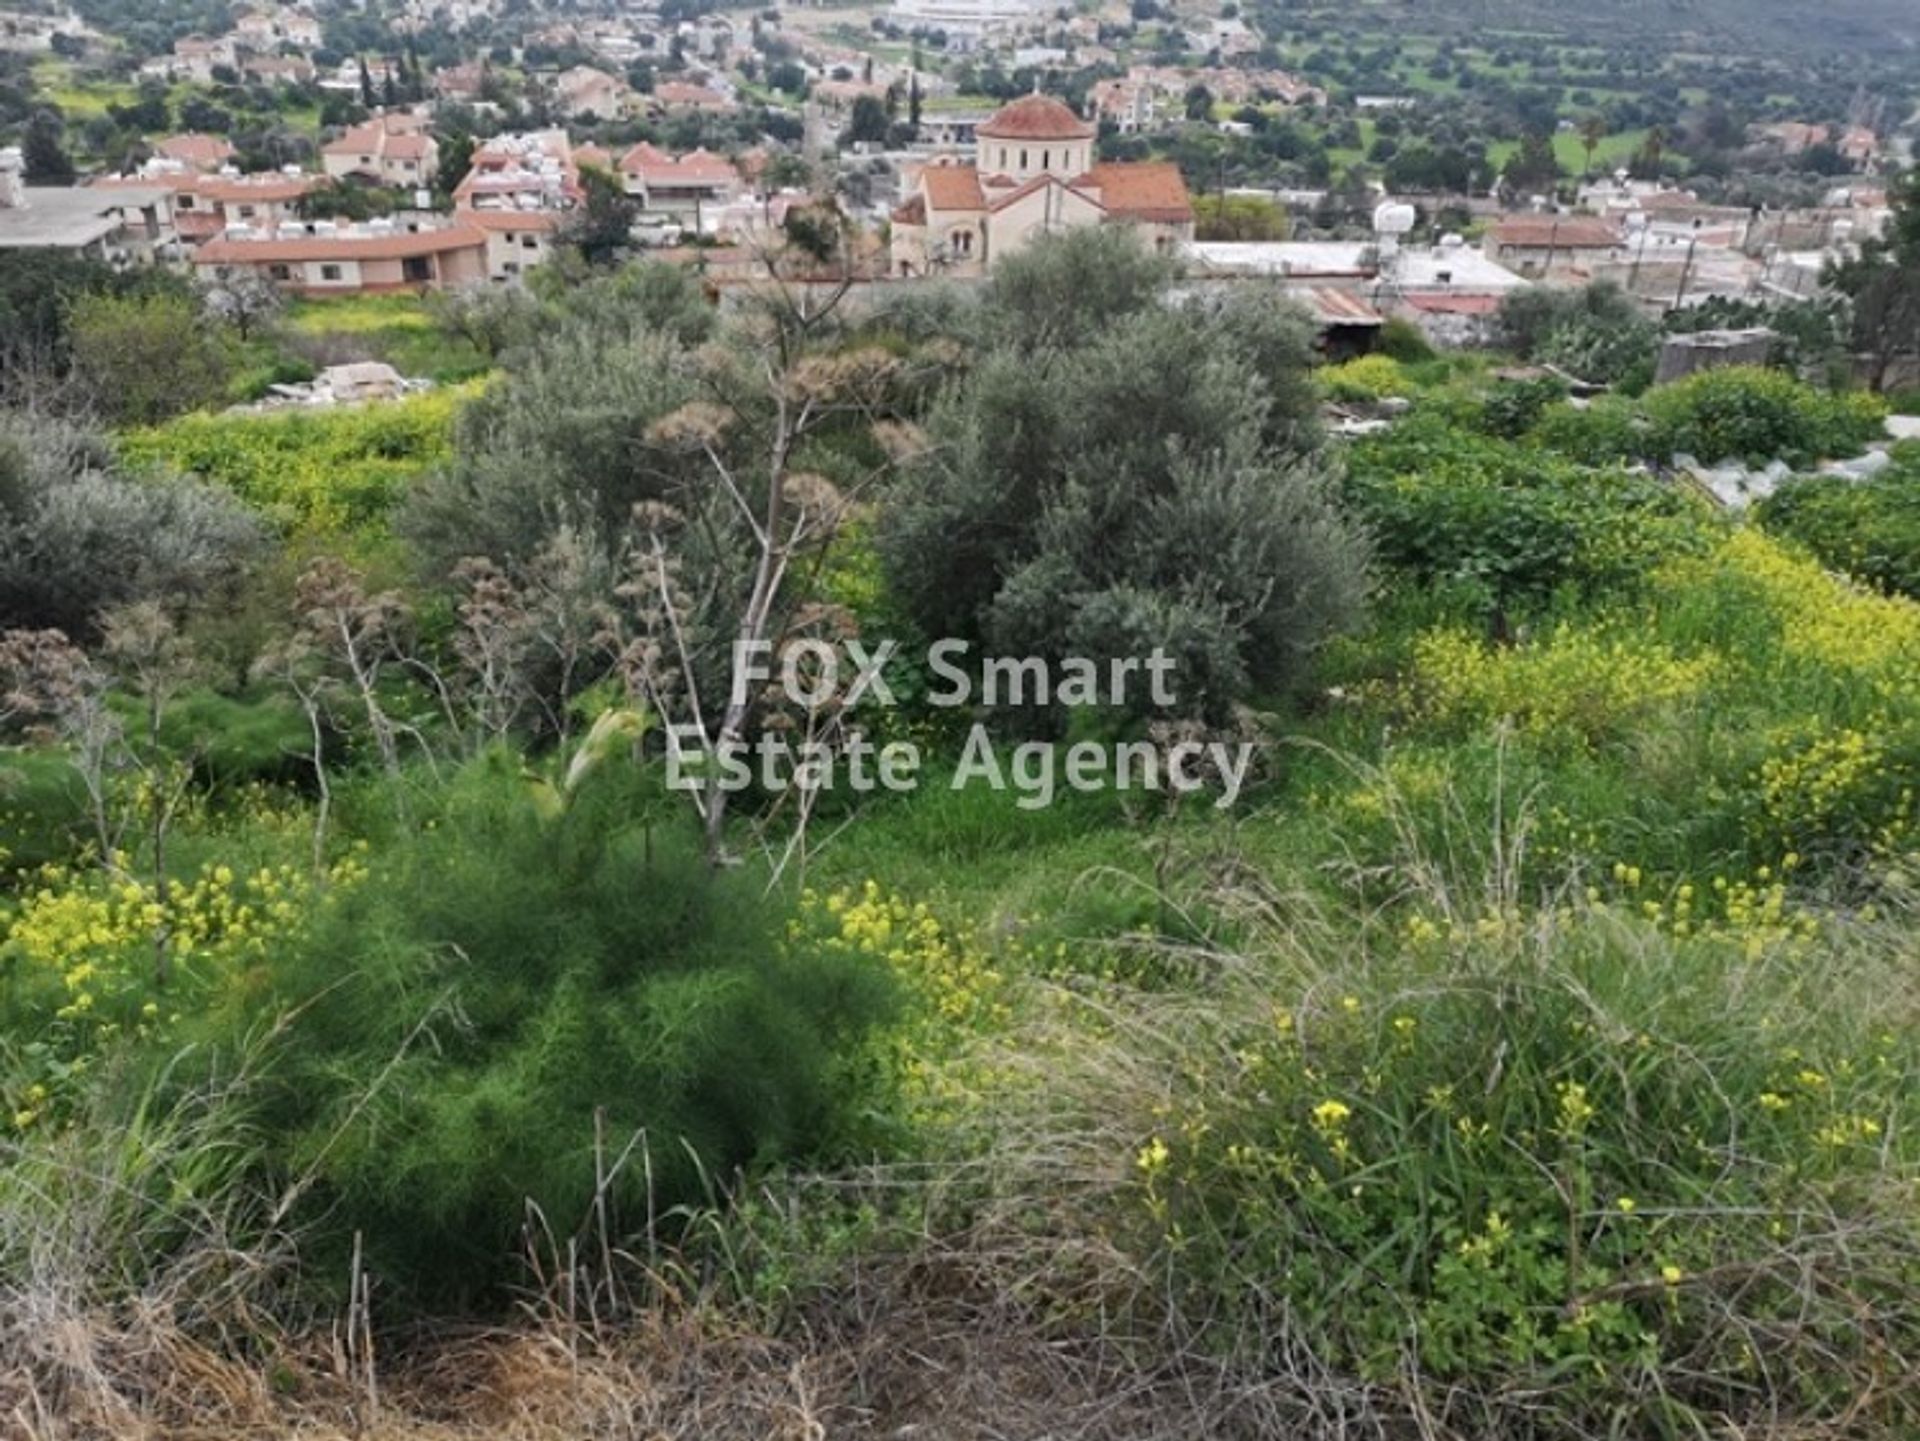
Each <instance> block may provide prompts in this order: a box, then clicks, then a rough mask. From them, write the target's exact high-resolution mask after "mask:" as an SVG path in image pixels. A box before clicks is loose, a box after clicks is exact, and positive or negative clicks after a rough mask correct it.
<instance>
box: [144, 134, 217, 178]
mask: <svg viewBox="0 0 1920 1441" xmlns="http://www.w3.org/2000/svg"><path fill="white" fill-rule="evenodd" d="M234 153H235V152H234V148H233V145H232V143H231V142H230V141H228V140H225V139H223V138H221V137H220V136H218V135H202V134H200V133H199V132H198V131H188V132H187V133H186V134H184V135H164V136H162V137H161V138H160V139H158V140H156V141H154V142H153V154H154V158H155V159H157V160H163V161H171V162H173V163H175V164H178V165H183V166H186V167H187V168H188V169H190V170H198V171H200V172H201V173H202V174H206V175H211V174H213V173H214V172H215V171H216V170H219V169H221V168H222V167H223V166H226V165H229V164H231V163H232V161H233V157H234Z"/></svg>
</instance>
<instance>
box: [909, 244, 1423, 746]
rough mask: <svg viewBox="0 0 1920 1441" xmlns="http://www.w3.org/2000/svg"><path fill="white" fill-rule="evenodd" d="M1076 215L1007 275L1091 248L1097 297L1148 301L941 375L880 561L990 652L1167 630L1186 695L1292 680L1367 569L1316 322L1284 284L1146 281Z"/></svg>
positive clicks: (1104, 301) (937, 629) (1041, 277)
mask: <svg viewBox="0 0 1920 1441" xmlns="http://www.w3.org/2000/svg"><path fill="white" fill-rule="evenodd" d="M1082 234H1085V235H1092V234H1093V232H1074V234H1073V235H1071V236H1067V237H1062V238H1061V239H1059V240H1058V241H1049V242H1048V244H1046V245H1044V246H1040V247H1037V248H1036V249H1035V250H1034V251H1032V252H1030V253H1029V254H1027V255H1022V256H1020V257H1017V258H1016V259H1017V262H1018V263H1017V264H1016V263H1015V262H1013V261H1010V262H1008V273H1007V274H1005V275H1002V276H999V277H997V278H996V282H995V283H996V287H998V286H1000V285H1001V284H1003V283H1004V284H1007V285H1008V286H1009V287H1010V289H1011V291H1012V292H1013V293H1015V294H1025V293H1027V292H1028V291H1029V290H1031V289H1034V288H1036V287H1037V288H1039V289H1040V290H1042V291H1043V292H1044V293H1045V294H1047V295H1054V294H1055V293H1056V292H1057V291H1060V290H1064V289H1067V288H1068V287H1067V286H1066V284H1065V282H1064V281H1063V280H1061V278H1060V275H1058V274H1056V271H1058V272H1062V273H1065V274H1069V275H1070V274H1073V273H1079V272H1082V271H1085V272H1088V273H1089V275H1090V276H1091V278H1090V279H1089V280H1088V281H1087V282H1086V284H1087V286H1089V287H1091V288H1092V289H1093V290H1094V291H1095V293H1096V294H1097V295H1098V296H1099V297H1100V304H1101V305H1102V306H1106V305H1108V304H1109V303H1111V304H1116V305H1117V304H1119V303H1120V301H1121V300H1123V299H1124V300H1125V301H1126V303H1127V304H1129V305H1131V306H1133V307H1134V308H1133V309H1131V310H1130V311H1129V312H1127V313H1124V314H1121V315H1119V316H1118V317H1117V318H1112V319H1109V320H1107V321H1106V323H1105V324H1104V325H1098V326H1092V327H1088V326H1084V325H1082V324H1081V323H1080V322H1079V321H1075V322H1074V323H1072V324H1068V323H1066V322H1060V323H1059V324H1057V325H1055V326H1054V327H1053V329H1054V330H1055V331H1056V332H1057V333H1058V334H1060V335H1063V336H1070V337H1071V341H1070V343H1061V344H1057V345H1049V346H1047V347H1046V348H1042V349H1040V350H1037V351H1028V350H1024V349H1016V348H1014V347H1013V346H1011V345H1006V346H1002V347H1001V348H999V349H997V350H994V351H991V352H989V353H988V354H986V355H985V356H984V357H982V358H981V359H980V360H979V361H977V362H976V364H975V365H974V367H973V369H972V370H971V371H970V372H969V373H968V374H967V375H966V377H965V378H964V379H963V380H961V381H960V382H959V383H958V384H956V385H954V386H952V387H951V388H950V389H949V390H948V391H947V392H946V393H945V394H944V395H943V396H942V397H941V400H940V401H939V403H938V404H937V405H936V406H935V407H934V409H933V412H932V414H931V415H930V416H929V417H928V421H927V430H928V433H929V435H930V436H931V439H932V444H931V445H930V446H928V447H927V449H926V451H925V453H924V455H923V456H922V457H921V459H920V460H919V463H918V464H916V465H915V466H913V467H912V468H911V469H910V470H909V471H908V472H907V473H906V474H905V475H903V476H902V477H901V478H900V480H899V482H898V483H896V485H895V486H894V488H893V490H892V492H891V494H890V496H889V498H888V504H887V506H886V508H885V510H884V511H883V512H882V516H881V527H880V531H879V541H880V547H881V552H882V554H883V556H884V558H885V560H886V564H887V569H888V575H889V578H890V580H891V582H892V584H893V585H894V586H895V588H896V589H897V591H898V593H899V594H900V596H901V597H902V599H903V601H904V603H905V605H906V608H907V610H908V612H909V614H910V615H911V617H912V619H913V620H914V621H915V623H916V624H917V625H918V626H919V627H920V629H921V631H922V633H924V634H927V635H931V636H941V637H947V636H951V637H956V638H959V639H964V640H969V641H977V642H980V643H981V644H982V645H983V646H984V647H985V649H986V650H987V652H988V653H993V654H1022V655H1032V656H1037V657H1041V658H1045V659H1047V660H1049V661H1057V660H1059V659H1060V658H1062V657H1064V656H1081V657H1086V658H1089V659H1093V660H1095V661H1106V660H1110V659H1114V658H1119V657H1126V656H1143V655H1147V654H1149V653H1150V652H1151V651H1152V650H1153V649H1154V648H1155V647H1156V646H1160V647H1164V649H1165V650H1166V652H1167V653H1168V654H1169V655H1170V656H1172V657H1173V658H1174V659H1175V661H1176V662H1177V667H1176V671H1175V681H1174V686H1173V689H1174V692H1175V696H1174V707H1177V708H1178V712H1179V713H1180V714H1182V715H1207V716H1210V717H1218V716H1220V715H1223V714H1224V713H1225V712H1226V711H1227V710H1228V709H1229V708H1230V707H1231V705H1232V704H1233V702H1234V701H1236V700H1238V699H1241V698H1243V697H1245V696H1247V695H1248V694H1249V693H1252V692H1259V693H1264V694H1270V695H1280V694H1284V693H1286V692H1289V691H1292V690H1294V689H1295V688H1296V687H1298V686H1299V685H1300V684H1301V682H1302V681H1304V679H1305V678H1306V675H1307V673H1308V668H1309V665H1310V661H1311V657H1312V655H1313V654H1314V652H1315V651H1316V649H1317V647H1318V646H1319V645H1320V644H1321V643H1323V642H1324V641H1325V640H1326V639H1327V638H1328V637H1329V636H1330V635H1332V634H1334V633H1336V632H1337V631H1338V630H1339V629H1340V628H1341V627H1342V626H1343V625H1345V624H1346V623H1347V622H1348V621H1349V620H1350V619H1351V618H1352V617H1353V616H1354V615H1355V613H1356V612H1357V610H1358V607H1359V603H1360V600H1361V596H1362V591H1363V586H1364V559H1363V552H1362V550H1361V547H1360V545H1359V543H1358V540H1357V538H1356V537H1355V535H1354V534H1353V531H1352V529H1351V527H1350V526H1349V525H1348V524H1347V523H1346V522H1345V520H1344V518H1343V517H1342V516H1341V515H1340V514H1339V512H1338V510H1337V507H1336V505H1335V503H1334V497H1333V494H1332V486H1331V483H1330V480H1329V479H1328V477H1327V476H1326V473H1325V468H1324V467H1323V465H1322V463H1321V454H1320V446H1321V436H1320V433H1319V428H1318V425H1317V424H1316V421H1315V414H1314V406H1313V397H1312V392H1311V389H1310V387H1309V386H1308V384H1307V383H1306V379H1307V375H1308V367H1309V359H1310V356H1311V330H1310V327H1309V326H1308V325H1307V324H1306V323H1305V322H1304V319H1303V317H1302V316H1301V315H1300V314H1299V312H1298V311H1297V310H1296V309H1295V308H1294V307H1292V306H1289V305H1285V304H1284V303H1277V302H1276V303H1270V304H1257V303H1236V304H1235V305H1233V306H1227V307H1217V306H1216V307H1208V306H1200V305H1187V306H1180V307H1173V308H1170V307H1167V306H1164V305H1161V304H1159V303H1158V302H1157V299H1156V297H1155V294H1154V292H1152V291H1150V290H1149V291H1142V290H1141V289H1140V288H1139V285H1140V282H1141V274H1140V272H1141V271H1145V272H1146V273H1147V275H1148V276H1151V275H1152V274H1156V273H1158V272H1157V268H1156V267H1149V266H1146V264H1145V262H1144V261H1143V260H1142V257H1141V256H1140V255H1138V254H1133V255H1132V256H1131V259H1130V260H1129V261H1127V262H1126V263H1124V264H1117V263H1116V262H1114V261H1113V259H1112V257H1111V256H1110V254H1109V251H1110V250H1111V248H1112V243H1111V242H1110V241H1108V240H1104V239H1103V240H1098V241H1086V240H1080V239H1077V238H1075V237H1077V236H1079V235H1082ZM1137 248H1138V247H1137V244H1136V246H1135V249H1136V250H1137ZM1029 269H1032V270H1033V271H1034V274H1033V275H1031V276H1029V274H1028V271H1029ZM1110 269H1111V270H1112V271H1113V273H1109V270H1110ZM1000 303H1001V302H1000V301H998V300H995V299H992V298H990V300H989V317H990V319H991V318H992V317H993V316H994V315H995V314H996V312H995V311H994V310H993V307H994V306H997V305H999V304H1000ZM1084 318H1085V317H1082V319H1084ZM1024 324H1025V322H1020V323H1018V324H1016V323H1015V322H1014V321H1007V322H1004V326H1005V328H1008V329H1014V330H1019V329H1020V328H1021V326H1022V325H1024ZM996 328H999V326H996ZM1358 363H1359V364H1365V365H1371V366H1372V367H1373V368H1374V369H1375V370H1376V371H1377V370H1378V368H1379V367H1386V368H1387V369H1389V370H1391V371H1393V372H1394V373H1395V374H1396V375H1397V372H1398V367H1397V366H1395V365H1394V363H1393V362H1392V361H1390V360H1386V359H1384V358H1380V359H1376V360H1374V361H1370V362H1358ZM1134 699H1135V702H1136V703H1137V707H1138V708H1139V709H1141V710H1144V709H1146V708H1147V704H1148V703H1147V701H1146V699H1145V697H1143V696H1137V697H1135V698H1134ZM1160 709H1162V710H1165V709H1168V707H1166V706H1161V707H1160ZM1053 719H1055V720H1057V719H1058V717H1054V718H1053Z"/></svg>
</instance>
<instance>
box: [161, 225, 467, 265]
mask: <svg viewBox="0 0 1920 1441" xmlns="http://www.w3.org/2000/svg"><path fill="white" fill-rule="evenodd" d="M485 239H486V237H485V235H484V233H483V232H482V231H480V230H479V229H478V228H477V227H475V226H472V225H468V224H466V223H464V218H463V221H462V223H459V224H455V225H447V226H440V227H438V228H436V229H433V230H418V231H409V230H402V231H396V232H395V233H394V234H392V235H361V234H354V235H307V234H300V233H295V234H288V233H285V232H281V233H277V234H274V235H266V236H261V237H259V238H257V239H249V240H236V239H232V238H230V237H226V236H223V237H221V238H220V239H218V240H209V241H208V242H207V243H206V244H205V245H203V246H201V247H200V249H199V250H198V251H196V252H195V254H194V260H195V262H196V263H199V264H205V263H214V264H220V263H233V264H243V265H244V264H259V263H261V262H263V261H285V260H404V259H406V258H408V257H409V256H416V255H441V254H444V253H445V252H447V251H449V250H467V249H471V248H472V247H474V246H477V245H481V244H484V243H485Z"/></svg>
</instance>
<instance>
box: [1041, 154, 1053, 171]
mask: <svg viewBox="0 0 1920 1441" xmlns="http://www.w3.org/2000/svg"><path fill="white" fill-rule="evenodd" d="M1040 168H1041V169H1042V170H1051V169H1053V152H1052V151H1051V150H1042V151H1041V152H1040Z"/></svg>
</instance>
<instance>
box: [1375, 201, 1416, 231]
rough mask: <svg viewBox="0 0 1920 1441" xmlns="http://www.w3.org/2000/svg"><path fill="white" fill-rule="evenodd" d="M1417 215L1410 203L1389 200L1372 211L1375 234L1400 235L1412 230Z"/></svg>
mask: <svg viewBox="0 0 1920 1441" xmlns="http://www.w3.org/2000/svg"><path fill="white" fill-rule="evenodd" d="M1418 219H1419V216H1418V214H1417V213H1416V212H1415V210H1414V208H1413V207H1412V206H1411V205H1407V204H1404V203H1402V202H1400V201H1394V200H1389V201H1387V202H1385V203H1384V204H1382V205H1381V206H1379V207H1378V208H1377V209H1375V211H1374V212H1373V230H1374V234H1376V235H1388V236H1396V237H1397V236H1401V235H1406V234H1408V233H1409V232H1411V231H1412V229H1413V227H1414V225H1415V223H1416V222H1417V221H1418Z"/></svg>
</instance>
